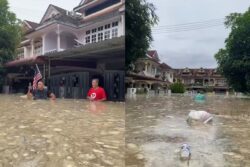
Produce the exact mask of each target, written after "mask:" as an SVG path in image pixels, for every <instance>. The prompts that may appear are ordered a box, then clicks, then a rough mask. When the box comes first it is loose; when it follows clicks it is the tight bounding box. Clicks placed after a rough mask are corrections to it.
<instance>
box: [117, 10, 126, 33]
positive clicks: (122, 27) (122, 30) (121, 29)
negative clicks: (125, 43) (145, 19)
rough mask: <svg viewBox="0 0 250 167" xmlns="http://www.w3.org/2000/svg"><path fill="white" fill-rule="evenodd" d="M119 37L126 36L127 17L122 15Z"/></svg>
mask: <svg viewBox="0 0 250 167" xmlns="http://www.w3.org/2000/svg"><path fill="white" fill-rule="evenodd" d="M118 32H119V36H122V35H124V34H125V16H124V15H122V16H121V20H120V26H119V31H118Z"/></svg>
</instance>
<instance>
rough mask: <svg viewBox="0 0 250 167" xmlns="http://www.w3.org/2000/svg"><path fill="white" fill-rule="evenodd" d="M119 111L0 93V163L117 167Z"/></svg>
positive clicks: (120, 161)
mask: <svg viewBox="0 0 250 167" xmlns="http://www.w3.org/2000/svg"><path fill="white" fill-rule="evenodd" d="M124 109H125V106H124V103H112V102H105V103H90V102H88V101H84V100H63V99H57V100H56V101H55V102H51V101H30V100H26V99H21V98H20V97H18V96H4V95H0V167H83V166H84V167H104V166H105V167H106V166H107V167H108V166H110V167H123V166H125V165H124V151H125V149H124V145H125V143H124V131H125V129H124V126H125V120H124V115H125V114H124V113H125V110H124Z"/></svg>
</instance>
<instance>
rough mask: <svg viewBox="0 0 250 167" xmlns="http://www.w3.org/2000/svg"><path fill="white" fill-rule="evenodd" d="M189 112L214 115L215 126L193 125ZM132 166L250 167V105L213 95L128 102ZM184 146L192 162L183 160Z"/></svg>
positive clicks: (128, 146)
mask: <svg viewBox="0 0 250 167" xmlns="http://www.w3.org/2000/svg"><path fill="white" fill-rule="evenodd" d="M189 110H205V111H208V112H210V113H212V114H213V117H214V119H213V123H212V124H206V125H205V124H202V123H198V122H194V123H192V124H187V122H186V119H187V116H188V113H189ZM125 134H126V155H125V158H126V166H127V167H188V166H189V167H248V166H250V100H249V99H240V98H233V97H226V96H207V100H206V101H205V102H195V101H194V100H193V97H192V96H184V95H172V96H167V95H166V96H137V97H134V98H131V97H130V98H127V101H126V133H125ZM183 143H187V144H189V145H190V146H191V153H192V155H191V159H190V161H181V160H180V147H181V145H182V144H183Z"/></svg>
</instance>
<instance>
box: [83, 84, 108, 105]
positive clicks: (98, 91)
mask: <svg viewBox="0 0 250 167" xmlns="http://www.w3.org/2000/svg"><path fill="white" fill-rule="evenodd" d="M87 98H88V99H89V100H91V101H105V100H107V96H106V93H105V90H104V89H103V88H101V87H99V80H98V79H93V80H92V88H90V90H89V92H88V96H87Z"/></svg>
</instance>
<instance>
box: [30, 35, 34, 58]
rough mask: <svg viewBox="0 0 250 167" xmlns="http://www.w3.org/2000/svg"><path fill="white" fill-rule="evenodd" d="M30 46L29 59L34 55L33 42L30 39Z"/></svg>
mask: <svg viewBox="0 0 250 167" xmlns="http://www.w3.org/2000/svg"><path fill="white" fill-rule="evenodd" d="M30 45H31V52H30V57H32V56H33V55H34V48H35V47H34V40H33V39H31V41H30Z"/></svg>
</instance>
